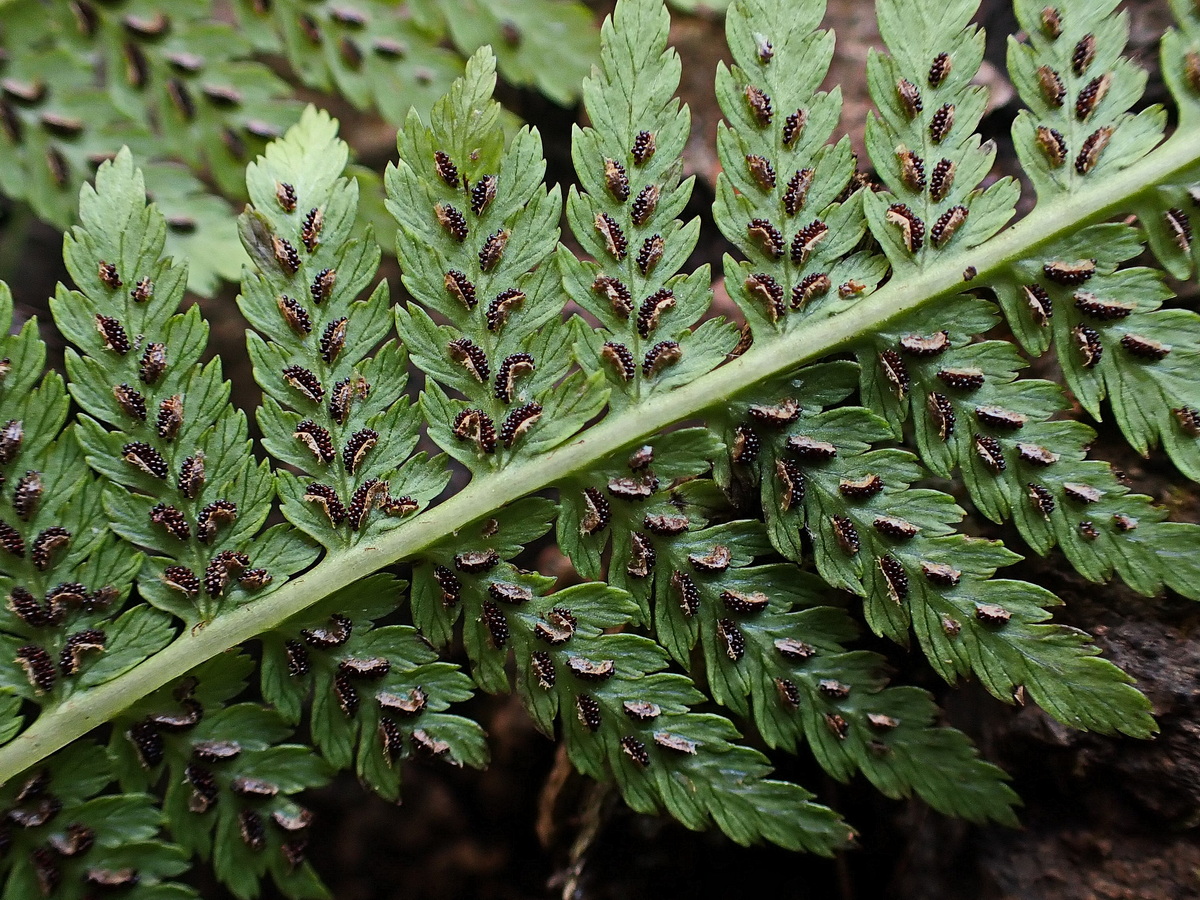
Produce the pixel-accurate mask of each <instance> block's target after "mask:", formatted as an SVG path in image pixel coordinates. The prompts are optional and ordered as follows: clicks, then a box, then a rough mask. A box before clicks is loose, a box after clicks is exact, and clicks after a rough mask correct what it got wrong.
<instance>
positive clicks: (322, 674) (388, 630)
mask: <svg viewBox="0 0 1200 900" xmlns="http://www.w3.org/2000/svg"><path fill="white" fill-rule="evenodd" d="M404 587H405V585H404V584H403V583H400V582H396V581H395V580H393V579H391V578H389V577H387V576H382V575H378V576H373V577H372V578H370V579H366V580H364V581H361V582H359V583H358V584H356V585H355V586H354V587H353V588H350V589H347V590H345V591H341V592H338V593H335V594H332V595H331V596H330V597H329V598H327V600H326V601H325V602H322V603H321V604H318V605H317V606H316V607H314V608H312V609H311V610H308V611H306V612H305V613H304V614H303V615H302V616H299V617H296V618H295V619H293V620H290V621H289V622H287V623H285V625H284V626H281V627H280V628H278V629H276V630H275V631H274V632H272V633H271V634H269V635H265V636H264V638H263V645H264V656H263V669H262V684H263V696H264V697H265V698H266V699H267V701H268V702H269V703H271V705H272V706H274V707H275V708H276V709H278V710H279V711H280V713H281V714H282V715H283V716H284V717H285V718H286V719H287V720H288V721H289V722H293V723H295V722H298V721H299V719H300V713H301V706H302V704H303V703H304V702H305V701H306V700H307V698H308V696H309V693H310V691H311V693H312V696H313V698H314V699H313V701H312V710H311V722H310V731H311V734H312V736H313V740H314V742H315V744H316V746H317V748H318V749H319V750H320V751H321V753H322V755H323V756H324V757H325V758H326V759H327V760H328V761H329V762H330V764H331V765H332V766H333V767H334V768H337V769H348V768H355V769H356V770H357V772H358V774H359V777H361V778H362V779H363V780H364V781H366V782H367V783H368V784H369V785H370V786H371V788H372V789H373V790H374V791H375V792H376V793H378V794H380V796H382V797H384V798H386V799H389V800H392V799H396V797H397V795H398V792H399V787H400V760H401V758H402V757H405V756H409V755H412V754H414V753H415V754H428V755H431V756H439V757H442V758H445V759H447V760H448V761H450V762H452V763H453V764H455V765H463V764H468V765H472V766H475V767H481V766H483V765H484V764H485V763H486V762H487V749H486V746H485V745H484V738H483V731H482V729H481V728H480V727H479V726H478V725H477V724H476V723H475V722H472V721H470V720H469V719H464V718H461V717H459V716H452V715H448V714H446V713H445V712H444V711H445V710H446V709H447V708H448V707H449V706H450V704H451V703H460V702H462V701H464V700H467V699H469V698H470V697H471V696H472V693H471V684H470V680H469V679H468V678H467V677H466V676H465V675H464V674H463V673H462V672H461V671H460V670H459V669H458V667H457V666H454V665H452V664H450V663H444V662H438V661H436V655H435V654H434V653H433V652H432V651H430V649H429V647H428V645H427V644H426V643H425V642H424V641H423V640H422V638H421V636H420V635H419V633H418V632H416V631H415V630H414V629H412V628H409V627H405V626H398V625H389V626H385V627H382V628H372V620H373V619H379V618H382V617H383V616H385V615H387V614H388V613H390V612H391V611H392V610H393V609H394V608H395V606H396V602H397V599H398V598H399V597H400V596H401V595H402V594H403V590H404ZM409 748H412V749H411V750H410V749H409Z"/></svg>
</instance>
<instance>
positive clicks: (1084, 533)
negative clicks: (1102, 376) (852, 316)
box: [859, 298, 1200, 596]
mask: <svg viewBox="0 0 1200 900" xmlns="http://www.w3.org/2000/svg"><path fill="white" fill-rule="evenodd" d="M952 302H953V306H952V307H951V306H950V304H947V305H946V307H945V308H946V309H947V310H949V309H950V308H953V310H954V314H953V316H951V315H949V314H946V315H943V316H941V317H937V316H931V315H929V314H927V313H924V312H922V313H919V314H914V315H911V316H908V317H905V318H903V319H901V320H899V321H898V322H896V323H894V324H892V325H889V327H887V328H886V329H881V330H880V331H879V332H877V333H876V334H875V335H874V336H873V339H872V342H871V344H870V345H869V348H868V347H863V348H861V349H860V351H859V361H860V364H861V366H862V373H863V379H862V391H863V396H864V399H866V400H867V401H868V402H869V403H870V404H871V406H872V407H873V408H875V409H880V410H885V411H886V413H887V415H888V418H889V420H890V422H891V424H892V427H893V429H895V430H896V431H897V432H899V430H900V428H901V424H902V423H903V422H904V421H905V419H906V418H908V417H909V416H910V414H911V420H912V430H913V434H914V437H915V440H916V446H917V449H918V451H919V452H920V455H921V459H922V461H923V462H924V463H925V465H926V466H928V467H929V468H930V469H931V470H932V471H933V473H934V474H936V475H938V476H941V477H943V478H950V477H952V476H953V475H954V473H955V471H958V472H960V473H961V476H962V479H963V483H964V485H965V486H966V488H967V490H968V492H969V493H970V495H971V499H972V501H973V502H974V504H975V506H976V507H977V508H978V509H979V510H980V512H982V513H983V514H984V515H986V516H987V517H988V518H990V519H992V520H993V521H995V522H1003V521H1007V520H1009V519H1011V520H1012V521H1013V522H1014V523H1015V524H1016V526H1017V528H1018V529H1019V531H1020V532H1021V536H1022V537H1023V538H1024V539H1025V540H1026V542H1028V544H1029V545H1030V547H1032V548H1033V549H1034V550H1035V551H1037V552H1038V553H1041V554H1046V553H1048V552H1050V550H1051V549H1052V548H1053V547H1055V546H1058V547H1060V548H1061V549H1062V551H1063V552H1064V553H1065V554H1066V556H1067V558H1068V559H1069V560H1070V562H1071V564H1072V565H1073V566H1074V567H1075V568H1076V570H1077V571H1078V572H1079V573H1080V574H1081V575H1083V576H1084V577H1085V578H1088V579H1090V580H1092V581H1097V582H1102V581H1105V580H1107V579H1108V578H1109V577H1111V575H1112V574H1113V572H1114V571H1115V572H1117V573H1118V574H1119V575H1120V576H1121V577H1122V578H1123V579H1124V580H1125V582H1126V583H1127V584H1129V585H1130V586H1131V587H1132V588H1134V589H1135V590H1137V591H1139V592H1140V593H1144V594H1153V593H1155V592H1156V591H1159V590H1160V589H1161V588H1162V586H1163V585H1164V584H1166V585H1170V586H1171V587H1173V588H1174V589H1176V590H1178V591H1180V592H1181V593H1183V594H1185V595H1187V596H1194V595H1195V592H1196V582H1195V580H1194V578H1193V577H1190V572H1191V568H1190V566H1188V565H1187V564H1186V563H1185V564H1184V565H1183V567H1182V568H1181V559H1186V558H1188V557H1189V556H1190V553H1189V552H1188V551H1187V549H1186V548H1188V547H1189V546H1193V545H1194V542H1195V541H1196V540H1197V538H1198V537H1200V531H1198V530H1197V529H1196V527H1195V526H1190V525H1182V524H1177V523H1166V522H1164V521H1163V520H1164V519H1165V518H1166V511H1165V510H1164V509H1162V508H1161V507H1157V506H1154V505H1153V504H1152V503H1151V502H1150V498H1148V497H1145V496H1142V495H1137V494H1133V493H1131V492H1130V490H1129V488H1128V487H1126V486H1125V485H1124V484H1122V483H1121V482H1120V481H1119V480H1118V479H1117V477H1116V476H1115V474H1114V473H1113V471H1112V469H1111V467H1109V466H1108V464H1106V463H1104V462H1101V461H1098V460H1089V459H1086V448H1087V447H1088V446H1089V445H1090V444H1091V442H1092V439H1093V438H1094V436H1095V435H1094V432H1093V431H1092V430H1091V429H1090V428H1088V427H1087V426H1086V425H1084V424H1082V423H1079V422H1073V421H1069V420H1062V419H1060V418H1056V417H1057V416H1058V415H1059V413H1061V412H1062V411H1063V410H1064V409H1065V406H1066V404H1065V401H1064V398H1063V396H1062V389H1061V388H1060V387H1058V386H1057V385H1055V384H1052V383H1051V382H1047V381H1042V380H1036V379H1018V378H1017V377H1016V376H1017V373H1018V371H1019V370H1020V369H1021V368H1023V367H1024V366H1025V362H1024V360H1022V359H1021V358H1020V356H1019V354H1018V353H1017V352H1016V350H1015V348H1013V347H1012V345H1011V344H1008V343H1006V342H1003V341H983V342H977V343H970V342H969V338H970V336H971V335H974V334H983V333H986V332H988V331H990V330H991V329H992V328H993V327H994V326H995V324H996V315H995V307H994V306H992V304H990V303H987V302H985V301H982V300H973V301H971V300H967V299H966V298H957V299H955V300H954V301H952ZM933 323H944V324H946V325H947V326H948V327H945V328H943V329H942V330H941V331H935V332H933V333H929V332H924V333H922V331H921V329H922V328H924V327H928V326H929V325H931V324H933ZM955 373H969V376H968V375H960V377H957V378H956V377H955ZM889 376H890V377H889ZM967 377H970V378H972V379H978V380H979V383H978V384H977V385H976V384H974V381H973V380H972V381H964V380H963V379H964V378H967ZM947 414H948V418H947ZM946 421H949V422H950V423H951V427H950V428H949V429H948V430H946V431H945V434H943V431H944V429H943V427H942V426H943V423H944V422H946Z"/></svg>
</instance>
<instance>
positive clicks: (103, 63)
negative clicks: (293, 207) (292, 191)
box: [0, 0, 296, 294]
mask: <svg viewBox="0 0 1200 900" xmlns="http://www.w3.org/2000/svg"><path fill="white" fill-rule="evenodd" d="M5 26H6V35H5V45H6V49H7V50H9V51H10V52H11V54H12V59H11V62H10V66H11V68H10V70H9V72H8V73H7V74H8V75H10V76H11V77H14V78H15V81H14V82H12V83H13V84H24V85H27V86H28V87H29V89H30V90H31V91H33V92H34V93H32V94H30V95H29V96H30V98H32V101H33V102H31V103H12V102H10V100H7V99H6V100H4V101H0V102H2V103H3V119H4V121H5V122H6V123H7V127H6V128H4V129H0V145H9V146H10V147H11V149H12V150H13V151H14V158H15V159H16V160H17V161H18V165H17V166H16V167H14V168H13V169H11V170H10V175H9V177H7V178H5V177H4V176H0V186H2V187H3V190H4V191H5V193H6V194H7V195H8V196H12V197H18V198H26V199H28V200H29V202H30V203H31V204H32V205H33V207H34V208H35V209H36V210H37V211H38V214H39V215H40V216H42V217H45V218H47V219H49V220H51V221H53V222H55V223H57V224H59V225H61V226H63V227H65V226H66V225H67V224H68V223H69V222H70V220H71V216H72V215H73V214H74V212H75V209H76V198H77V197H78V195H79V188H80V186H81V185H82V183H83V181H84V180H85V179H86V178H90V177H91V175H92V173H93V172H94V170H95V161H96V160H101V159H105V158H107V157H110V156H111V155H112V154H113V152H114V151H115V150H116V149H117V147H119V146H120V144H121V143H126V144H128V145H130V146H131V147H133V148H134V149H135V151H136V152H137V153H138V155H139V156H140V157H156V158H158V159H162V158H163V157H170V158H171V160H173V161H172V162H165V161H162V162H157V161H156V162H155V163H154V164H151V165H147V166H145V167H144V172H145V176H146V182H147V185H148V187H149V190H150V191H151V193H152V194H153V196H154V199H155V201H156V202H157V203H158V204H159V207H160V208H161V209H162V211H163V213H164V215H165V216H166V218H167V222H168V232H167V247H168V249H169V251H170V252H171V253H172V254H174V255H177V256H182V257H184V258H187V259H189V260H190V261H191V263H192V266H191V270H190V272H191V274H190V284H191V288H192V289H193V290H196V291H200V292H202V293H205V294H211V293H212V292H213V291H214V290H215V289H216V285H217V283H218V280H219V279H222V278H226V279H227V278H233V277H236V275H237V273H238V270H239V268H240V262H241V252H240V250H239V248H238V245H237V236H236V233H235V232H234V230H233V229H231V228H230V227H229V215H230V208H229V206H228V204H227V203H226V202H225V201H223V200H222V199H221V198H220V197H219V196H217V195H215V194H213V193H212V191H211V189H210V188H207V187H206V186H205V185H204V184H203V182H202V181H201V180H200V178H198V177H197V175H203V176H206V177H209V178H211V179H212V180H213V181H215V182H216V184H217V185H218V186H219V189H220V190H221V191H222V192H224V193H227V194H233V195H237V194H239V193H240V192H241V180H242V167H243V166H244V165H245V162H246V160H247V159H249V158H250V156H249V154H250V153H251V152H253V151H254V150H257V149H261V147H262V145H263V143H264V142H265V139H266V138H267V137H269V136H270V134H273V133H277V132H278V130H281V129H282V127H283V126H284V125H285V124H287V122H288V121H290V120H291V119H292V118H293V116H294V113H295V109H296V107H295V104H294V103H292V102H290V101H288V100H287V99H285V98H286V85H285V84H284V82H283V81H282V80H281V79H279V78H277V77H276V76H275V75H273V74H272V73H271V71H270V70H269V69H268V68H267V67H266V66H265V65H263V64H261V63H259V62H255V61H252V60H251V59H250V55H251V51H252V48H251V47H250V45H249V43H248V42H246V41H245V40H244V39H243V38H242V37H241V36H240V35H239V34H238V33H237V32H236V31H235V30H234V29H233V28H232V27H230V26H229V25H225V24H220V23H217V22H213V21H211V9H210V5H209V4H208V3H204V2H189V3H179V4H175V5H174V6H173V7H172V9H171V10H170V11H169V13H167V12H161V11H159V12H154V13H149V14H146V13H141V12H138V11H136V10H134V11H131V10H130V9H129V8H128V7H124V8H111V7H108V6H104V5H94V4H90V3H89V4H82V5H77V6H76V7H74V8H72V7H71V6H70V5H62V4H59V5H55V6H53V7H51V8H47V7H44V6H43V5H41V4H38V3H32V2H25V0H21V2H17V3H13V4H10V5H9V7H8V8H7V9H6V12H5ZM47 85H53V87H51V88H49V90H47ZM97 85H99V86H97ZM185 165H186V167H185ZM189 168H190V170H191V171H189ZM214 251H215V252H214Z"/></svg>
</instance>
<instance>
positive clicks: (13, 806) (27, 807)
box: [0, 742, 197, 900]
mask: <svg viewBox="0 0 1200 900" xmlns="http://www.w3.org/2000/svg"><path fill="white" fill-rule="evenodd" d="M112 781H113V773H112V770H111V767H110V764H109V761H108V760H107V759H106V758H105V756H104V753H103V749H102V748H100V747H98V746H97V745H95V744H94V743H91V742H81V743H78V744H75V745H74V746H72V747H70V748H67V749H66V750H63V751H61V752H59V753H57V754H55V755H54V756H52V757H50V758H49V759H48V760H46V761H45V764H44V766H43V767H41V768H40V769H38V770H37V771H35V772H32V773H30V774H29V775H28V776H27V777H26V778H23V779H19V780H16V781H13V782H10V783H9V784H7V785H5V786H4V788H3V791H2V793H0V804H2V805H3V806H4V807H5V809H6V810H7V811H8V816H9V818H10V819H11V820H12V821H14V822H17V823H20V824H19V826H18V828H17V829H16V830H15V831H13V832H10V838H9V839H10V841H11V844H10V849H9V853H7V854H5V858H4V860H3V861H0V877H3V878H4V896H6V897H36V896H40V895H43V894H45V893H47V889H48V888H49V889H50V890H54V893H55V896H60V897H69V898H82V897H85V896H87V892H88V891H89V890H90V889H92V886H93V885H94V884H95V883H96V880H98V879H100V878H103V877H105V876H107V875H110V874H111V875H112V876H113V877H115V878H117V879H118V883H120V879H121V878H122V877H123V876H122V874H121V873H123V872H126V873H127V872H135V873H136V882H135V883H137V885H138V888H137V890H138V896H141V897H151V898H163V900H165V898H178V900H186V898H194V897H196V896H197V895H196V893H195V892H194V891H193V890H192V889H191V888H190V887H187V886H185V885H182V884H178V883H174V882H172V881H171V880H170V879H172V878H173V877H175V876H178V875H182V874H183V873H184V872H186V871H187V868H188V862H187V854H186V852H185V851H184V849H183V848H182V847H180V846H179V845H177V844H173V843H165V842H163V841H162V840H161V839H159V828H160V825H161V823H162V812H161V811H160V810H159V809H158V808H157V805H156V798H154V797H152V796H150V795H149V794H145V793H136V792H126V793H120V794H112V793H108V794H103V795H101V792H102V791H104V790H105V788H106V787H108V786H109V785H110V784H111V782H112ZM47 813H49V815H47ZM67 823H69V824H67ZM64 826H66V827H64ZM55 888H57V889H55Z"/></svg>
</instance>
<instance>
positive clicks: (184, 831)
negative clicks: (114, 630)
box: [109, 654, 330, 898]
mask: <svg viewBox="0 0 1200 900" xmlns="http://www.w3.org/2000/svg"><path fill="white" fill-rule="evenodd" d="M252 667H253V664H252V663H251V661H250V659H249V658H247V657H246V656H244V655H240V654H239V655H237V656H235V657H233V658H232V659H226V660H220V661H210V662H209V663H207V664H205V665H202V666H200V667H198V668H197V669H196V670H195V671H194V672H193V673H192V674H191V675H189V676H188V677H187V678H186V679H183V680H181V681H180V682H179V683H178V684H175V685H172V686H170V688H164V689H162V690H160V691H158V692H157V693H155V694H151V695H150V696H148V697H145V698H143V699H142V700H141V701H139V702H138V703H137V704H135V705H134V706H133V707H131V708H130V709H129V710H128V711H126V712H125V713H124V714H123V715H122V717H121V719H120V720H118V721H117V722H116V723H115V725H116V726H117V727H116V729H115V730H114V733H113V736H112V739H111V741H110V744H109V753H110V756H111V757H112V759H113V760H114V768H115V769H116V772H117V776H118V778H119V780H120V783H121V786H122V787H123V788H124V789H125V790H142V791H147V790H150V789H151V788H152V787H153V785H154V784H155V783H156V782H157V781H159V779H160V778H161V776H162V774H163V772H164V771H165V772H166V773H167V790H166V794H165V796H164V798H163V812H164V813H165V814H166V817H167V821H168V824H169V826H170V828H171V832H172V834H174V835H175V836H176V838H177V840H178V841H179V843H180V844H181V845H182V847H183V848H184V849H185V850H187V851H188V852H189V853H191V854H194V855H196V856H199V857H200V858H201V859H211V860H212V864H213V869H214V871H215V873H216V875H217V877H218V878H219V879H220V880H221V881H222V882H224V883H225V884H226V885H227V886H228V887H229V889H230V890H231V891H232V892H233V893H234V894H235V895H236V896H238V897H242V898H251V897H256V896H258V894H259V891H260V881H261V879H262V877H263V876H264V874H266V873H267V872H269V873H270V875H271V877H272V879H273V880H274V881H275V883H276V884H277V885H278V886H279V887H280V889H281V890H283V891H285V892H286V893H287V894H289V895H290V896H293V897H302V898H325V897H328V896H329V894H328V892H327V891H326V890H325V889H324V887H323V886H322V885H321V884H320V882H319V881H318V880H317V878H316V875H315V874H314V873H313V871H312V868H311V867H310V866H309V865H308V864H307V863H306V862H303V847H304V830H305V829H306V828H307V824H308V821H309V819H310V818H311V816H310V814H309V813H307V812H306V811H305V810H304V809H303V807H301V806H299V805H298V804H297V803H296V802H295V801H294V800H293V799H292V796H291V795H293V794H296V793H298V792H300V791H301V790H304V789H305V788H310V787H317V786H320V785H323V784H324V783H325V782H326V781H328V779H329V774H330V769H329V766H328V765H327V763H325V761H324V760H322V759H321V758H320V757H319V756H316V755H314V754H313V753H312V752H311V750H310V749H309V748H308V747H306V746H304V745H302V744H286V743H283V742H284V741H285V740H286V739H287V738H288V737H289V736H290V733H291V729H290V728H289V727H288V726H287V724H286V723H285V722H284V721H283V718H282V717H281V716H280V715H279V714H278V713H276V712H275V711H273V710H270V709H267V708H264V707H262V706H258V705H256V704H251V703H237V704H232V703H231V701H232V700H233V699H234V697H236V696H237V695H238V694H239V693H241V692H242V690H243V689H244V688H245V686H246V682H245V679H246V677H247V675H248V674H249V672H250V671H251V669H252ZM225 704H230V705H225ZM222 707H223V708H222Z"/></svg>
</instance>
